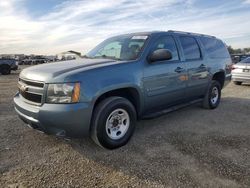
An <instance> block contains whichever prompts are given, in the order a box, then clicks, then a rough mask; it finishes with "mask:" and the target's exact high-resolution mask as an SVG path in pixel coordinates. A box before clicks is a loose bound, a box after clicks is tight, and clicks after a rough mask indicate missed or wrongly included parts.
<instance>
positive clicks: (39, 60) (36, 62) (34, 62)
mask: <svg viewBox="0 0 250 188" xmlns="http://www.w3.org/2000/svg"><path fill="white" fill-rule="evenodd" d="M43 63H47V60H46V59H32V64H33V65H38V64H43Z"/></svg>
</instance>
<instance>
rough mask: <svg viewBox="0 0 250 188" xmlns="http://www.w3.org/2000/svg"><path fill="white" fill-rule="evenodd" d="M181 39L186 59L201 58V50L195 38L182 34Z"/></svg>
mask: <svg viewBox="0 0 250 188" xmlns="http://www.w3.org/2000/svg"><path fill="white" fill-rule="evenodd" d="M180 41H181V46H182V49H183V53H184V56H185V59H186V60H197V59H201V51H200V48H199V45H198V43H197V41H196V40H195V38H193V37H188V36H181V37H180Z"/></svg>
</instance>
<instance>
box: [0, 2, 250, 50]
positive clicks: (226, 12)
mask: <svg viewBox="0 0 250 188" xmlns="http://www.w3.org/2000/svg"><path fill="white" fill-rule="evenodd" d="M154 30H164V31H165V30H181V31H191V32H198V33H205V34H209V35H214V36H217V37H219V38H221V39H223V40H224V41H225V42H226V43H227V44H228V45H232V46H233V47H234V48H243V47H250V0H230V1H229V0H206V1H205V0H203V1H202V0H148V1H147V0H141V1H139V0H0V54H1V53H26V54H31V53H35V54H56V53H60V52H63V51H67V50H76V51H80V52H82V53H85V52H87V51H88V50H90V49H91V48H92V47H94V46H95V45H96V44H97V43H99V42H101V41H102V40H103V39H105V38H107V37H110V36H114V35H116V34H121V33H128V32H137V31H154Z"/></svg>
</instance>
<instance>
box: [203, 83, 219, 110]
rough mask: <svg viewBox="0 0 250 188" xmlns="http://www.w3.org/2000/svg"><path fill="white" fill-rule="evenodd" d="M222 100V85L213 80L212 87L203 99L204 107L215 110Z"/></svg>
mask: <svg viewBox="0 0 250 188" xmlns="http://www.w3.org/2000/svg"><path fill="white" fill-rule="evenodd" d="M220 99H221V85H220V83H219V82H218V81H216V80H212V83H211V84H210V87H209V89H208V91H207V93H206V95H205V97H204V99H203V107H204V108H206V109H215V108H217V107H218V106H219V104H220Z"/></svg>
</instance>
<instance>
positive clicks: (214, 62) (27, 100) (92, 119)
mask: <svg viewBox="0 0 250 188" xmlns="http://www.w3.org/2000/svg"><path fill="white" fill-rule="evenodd" d="M231 65H232V60H231V57H230V55H229V53H228V50H227V48H226V46H225V44H224V43H223V42H222V41H221V40H219V39H217V38H215V37H212V36H207V35H201V34H193V33H187V32H179V31H168V32H145V33H133V34H127V35H120V36H117V37H112V38H110V39H107V40H105V41H104V42H102V43H101V44H99V45H98V46H97V47H96V48H94V49H93V50H91V51H90V52H89V53H88V54H87V55H86V56H85V58H83V59H78V60H71V61H63V62H60V63H50V64H44V65H39V66H33V67H29V68H27V69H24V70H23V71H22V72H21V73H20V78H19V82H18V85H19V92H18V93H17V94H16V95H15V97H14V104H15V110H16V112H17V113H18V115H19V117H20V118H21V119H22V120H23V121H24V122H25V123H27V124H29V125H30V127H33V128H35V129H38V130H41V131H44V132H46V133H49V134H55V135H57V136H66V137H82V136H85V135H90V136H91V138H92V139H93V140H94V141H95V142H96V143H97V144H99V145H100V146H102V147H105V148H109V149H114V148H117V147H120V146H123V145H124V144H126V143H127V142H128V141H129V139H130V137H131V136H132V134H133V132H134V129H135V123H136V120H137V119H142V118H152V117H155V116H158V115H161V114H164V113H166V112H170V111H173V110H176V109H178V108H181V107H183V106H186V105H190V104H193V103H196V102H201V103H202V105H203V107H204V108H207V109H215V108H217V107H218V105H219V103H220V97H221V89H222V88H223V87H224V86H225V85H226V84H227V83H228V82H229V81H230V80H231ZM180 118H181V117H180Z"/></svg>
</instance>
